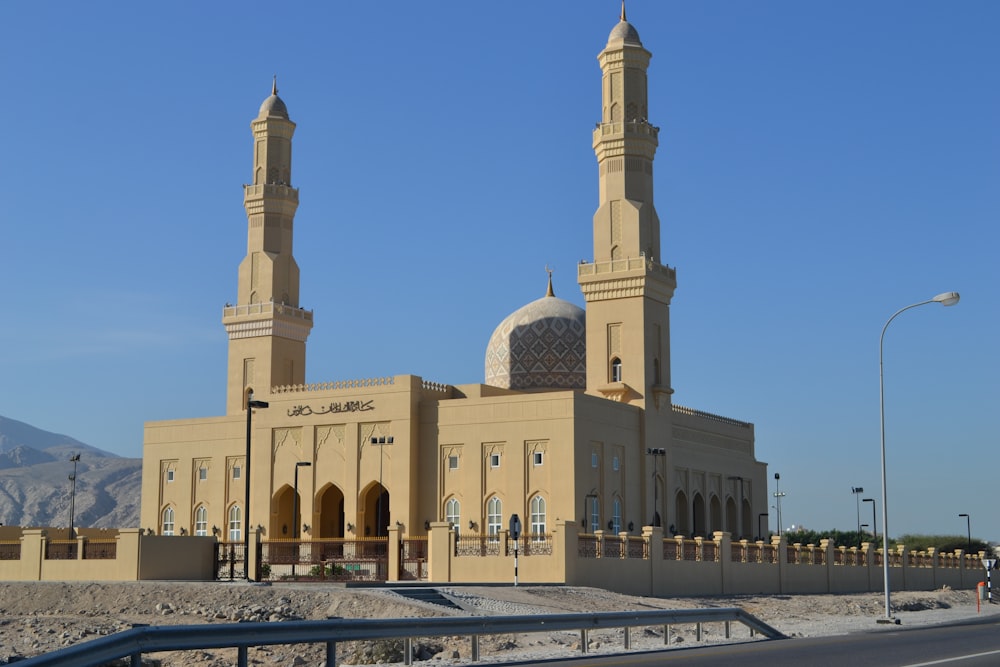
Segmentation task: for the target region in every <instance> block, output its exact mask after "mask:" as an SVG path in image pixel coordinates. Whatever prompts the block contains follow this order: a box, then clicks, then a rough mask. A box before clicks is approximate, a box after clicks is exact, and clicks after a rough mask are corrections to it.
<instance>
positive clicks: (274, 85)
mask: <svg viewBox="0 0 1000 667" xmlns="http://www.w3.org/2000/svg"><path fill="white" fill-rule="evenodd" d="M624 6H625V0H622V7H624ZM271 94H272V95H277V94H278V75H277V74H275V75H274V80H273V81H272V82H271Z"/></svg>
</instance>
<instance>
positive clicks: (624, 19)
mask: <svg viewBox="0 0 1000 667" xmlns="http://www.w3.org/2000/svg"><path fill="white" fill-rule="evenodd" d="M627 20H628V19H626V18H625V0H622V21H627Z"/></svg>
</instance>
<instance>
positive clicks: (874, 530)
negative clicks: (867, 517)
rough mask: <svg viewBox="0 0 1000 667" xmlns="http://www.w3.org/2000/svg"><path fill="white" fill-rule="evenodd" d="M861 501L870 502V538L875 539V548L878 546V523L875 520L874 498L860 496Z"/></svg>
mask: <svg viewBox="0 0 1000 667" xmlns="http://www.w3.org/2000/svg"><path fill="white" fill-rule="evenodd" d="M861 502H863V503H871V504H872V539H874V540H875V548H876V549H877V548H878V523H876V522H875V499H874V498H862V499H861Z"/></svg>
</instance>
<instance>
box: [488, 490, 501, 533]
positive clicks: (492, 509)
mask: <svg viewBox="0 0 1000 667" xmlns="http://www.w3.org/2000/svg"><path fill="white" fill-rule="evenodd" d="M501 521H503V503H501V502H500V499H499V498H497V497H496V496H493V497H492V498H490V500H489V502H488V503H486V534H487V535H489V536H491V537H495V536H496V535H498V534H499V533H500V526H501Z"/></svg>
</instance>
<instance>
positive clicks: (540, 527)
mask: <svg viewBox="0 0 1000 667" xmlns="http://www.w3.org/2000/svg"><path fill="white" fill-rule="evenodd" d="M531 535H532V537H533V538H534V539H535V540H544V539H545V498H542V497H541V496H535V497H534V498H532V499H531Z"/></svg>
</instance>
